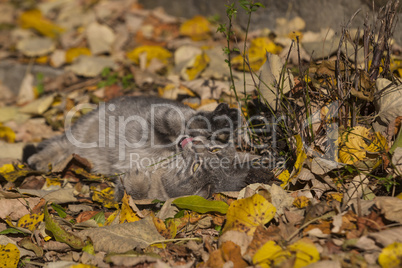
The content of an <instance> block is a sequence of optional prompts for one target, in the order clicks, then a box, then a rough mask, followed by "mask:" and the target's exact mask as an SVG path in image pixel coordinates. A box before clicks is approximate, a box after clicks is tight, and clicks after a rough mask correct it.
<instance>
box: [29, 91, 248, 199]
mask: <svg viewBox="0 0 402 268" xmlns="http://www.w3.org/2000/svg"><path fill="white" fill-rule="evenodd" d="M72 113H73V112H71V114H72ZM71 114H70V115H71ZM67 117H69V116H67ZM239 120H240V114H239V112H238V110H236V109H230V108H229V107H228V106H227V104H220V105H219V106H218V107H217V108H216V109H215V110H214V111H212V112H196V111H194V110H193V109H191V108H190V107H188V106H185V105H183V104H181V103H179V102H175V101H170V100H166V99H160V98H155V97H122V98H117V99H114V100H112V101H110V102H108V103H106V104H104V103H103V104H101V105H100V106H99V107H98V108H97V109H95V110H94V111H92V112H90V113H88V114H86V115H84V116H82V117H81V118H80V119H79V120H78V121H77V122H76V123H75V124H74V126H73V127H71V128H70V127H69V126H68V124H67V126H66V130H65V133H64V134H63V135H61V136H57V137H54V138H52V139H49V140H46V141H44V142H42V143H40V144H39V145H38V153H36V154H34V155H32V156H31V157H30V158H29V159H28V164H29V165H30V166H32V167H33V168H35V169H38V170H43V171H47V170H48V165H49V164H52V165H53V166H54V165H56V164H58V163H60V162H61V161H63V160H65V159H66V158H67V157H69V156H70V155H71V154H78V155H80V156H82V157H84V158H87V159H88V160H90V161H91V162H92V165H93V169H92V171H93V172H97V173H103V174H116V173H118V174H122V175H121V176H120V178H119V179H118V180H117V187H116V189H117V190H116V198H117V199H121V197H122V195H123V193H124V190H125V191H126V192H127V193H128V194H130V195H131V196H132V197H133V198H134V199H143V198H152V199H155V198H156V199H161V200H163V199H167V198H170V197H176V196H182V195H193V194H196V195H200V196H204V197H208V196H210V195H211V194H212V193H214V192H221V191H236V190H240V189H241V188H242V187H244V186H245V185H246V182H247V180H248V178H250V176H248V175H249V171H250V168H251V167H250V165H249V163H250V162H249V160H251V159H250V158H248V159H244V157H246V158H247V157H249V155H246V154H243V155H240V154H238V153H236V150H235V148H234V146H233V143H232V138H233V133H234V131H235V130H236V129H237V128H238V125H239V124H238V122H239Z"/></svg>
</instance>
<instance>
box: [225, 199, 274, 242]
mask: <svg viewBox="0 0 402 268" xmlns="http://www.w3.org/2000/svg"><path fill="white" fill-rule="evenodd" d="M275 213H276V208H275V207H274V206H273V205H272V204H271V203H269V202H268V201H267V200H266V199H265V198H264V197H262V196H261V195H259V194H255V195H253V196H251V197H248V198H245V199H240V200H236V201H233V202H232V203H231V204H230V207H229V209H228V212H227V214H226V224H225V227H224V228H223V232H226V231H228V230H237V231H240V232H245V233H246V234H247V235H249V236H252V235H253V234H254V231H255V229H256V228H257V227H258V226H260V225H264V224H266V223H268V222H269V221H270V220H272V218H273V217H274V215H275Z"/></svg>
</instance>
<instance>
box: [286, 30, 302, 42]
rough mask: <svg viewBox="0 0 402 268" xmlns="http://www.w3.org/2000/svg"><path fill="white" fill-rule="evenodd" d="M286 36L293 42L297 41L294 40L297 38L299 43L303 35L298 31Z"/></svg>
mask: <svg viewBox="0 0 402 268" xmlns="http://www.w3.org/2000/svg"><path fill="white" fill-rule="evenodd" d="M288 36H289V38H290V39H292V40H295V41H297V39H296V37H297V36H298V37H299V41H301V40H302V39H303V33H302V32H300V31H294V32H291V33H290V34H288Z"/></svg>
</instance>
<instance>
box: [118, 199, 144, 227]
mask: <svg viewBox="0 0 402 268" xmlns="http://www.w3.org/2000/svg"><path fill="white" fill-rule="evenodd" d="M129 198H130V196H129V195H128V194H126V193H124V197H123V199H122V200H121V201H122V204H121V213H120V223H124V222H135V221H139V220H140V218H139V217H138V216H137V213H135V211H134V210H133V209H132V208H131V207H130V205H129Z"/></svg>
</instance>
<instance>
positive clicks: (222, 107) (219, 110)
mask: <svg viewBox="0 0 402 268" xmlns="http://www.w3.org/2000/svg"><path fill="white" fill-rule="evenodd" d="M228 112H229V105H227V103H220V104H219V105H218V106H217V107H216V108H215V110H214V111H213V113H214V114H227V113H228Z"/></svg>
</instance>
